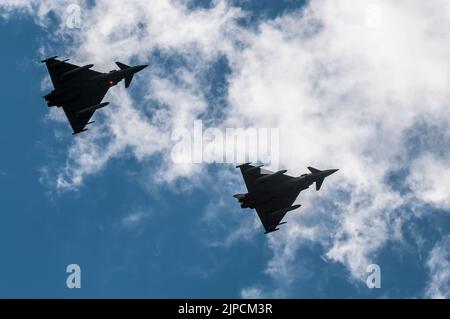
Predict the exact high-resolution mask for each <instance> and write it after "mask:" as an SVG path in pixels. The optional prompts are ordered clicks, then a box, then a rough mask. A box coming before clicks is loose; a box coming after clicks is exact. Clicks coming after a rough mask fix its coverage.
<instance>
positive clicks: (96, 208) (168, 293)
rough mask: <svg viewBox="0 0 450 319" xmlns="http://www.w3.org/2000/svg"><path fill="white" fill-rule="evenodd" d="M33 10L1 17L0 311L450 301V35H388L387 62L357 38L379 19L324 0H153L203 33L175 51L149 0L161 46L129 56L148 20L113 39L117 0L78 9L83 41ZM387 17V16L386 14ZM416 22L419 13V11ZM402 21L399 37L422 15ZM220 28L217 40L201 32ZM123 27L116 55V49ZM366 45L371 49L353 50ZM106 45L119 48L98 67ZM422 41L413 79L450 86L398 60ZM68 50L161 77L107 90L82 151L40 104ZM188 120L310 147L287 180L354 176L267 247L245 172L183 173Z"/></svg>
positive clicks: (318, 199) (285, 148) (284, 156)
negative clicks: (112, 300) (2, 305)
mask: <svg viewBox="0 0 450 319" xmlns="http://www.w3.org/2000/svg"><path fill="white" fill-rule="evenodd" d="M32 3H33V5H32V6H31V7H27V4H21V3H18V4H16V6H10V7H6V6H4V7H2V5H0V13H3V18H1V16H2V15H0V39H1V40H2V43H4V44H7V45H3V46H2V52H1V57H2V60H3V62H4V63H3V68H4V71H3V74H4V76H3V77H1V78H0V87H1V88H2V89H1V90H2V91H1V92H2V101H3V102H2V105H3V113H2V115H3V116H2V117H1V125H0V141H1V145H2V148H3V152H2V156H1V157H0V194H1V195H0V199H1V203H2V208H1V215H0V216H1V217H0V218H1V220H0V248H1V252H2V259H1V263H0V296H1V297H38V298H41V297H44V298H45V297H63V298H71V297H125V298H132V297H138V298H147V297H150V298H161V297H163V298H164V297H168V298H172V297H178V298H185V297H258V296H262V297H289V298H314V297H319V298H329V297H344V298H348V297H370V298H372V297H375V298H379V297H400V298H405V297H406V298H407V297H448V296H450V289H449V287H450V273H449V270H448V269H449V268H448V265H449V264H450V260H449V259H450V251H449V249H448V243H449V235H448V232H449V230H450V219H449V212H450V201H449V200H448V196H447V195H446V194H447V193H446V191H447V190H448V191H450V185H449V184H448V182H447V181H446V179H445V177H448V176H449V173H448V171H449V168H450V166H449V162H448V159H449V155H450V152H449V151H448V145H450V133H449V131H448V123H449V121H450V116H449V114H448V110H447V106H448V101H449V99H448V97H449V96H448V94H447V93H446V91H445V89H444V88H443V87H445V84H448V81H449V79H450V77H447V75H448V74H447V73H445V72H448V71H443V70H444V69H445V66H448V64H445V63H448V60H447V62H446V59H444V58H442V59H439V58H441V57H446V56H448V53H449V52H450V49H449V50H448V51H447V47H442V48H440V49H437V47H438V46H436V44H439V43H441V42H442V43H443V42H445V41H447V37H448V34H447V33H445V34H444V33H442V34H441V33H439V32H437V33H436V34H437V35H438V36H437V38H432V39H429V38H428V37H429V33H427V32H421V31H423V30H416V31H417V32H416V34H417V37H416V38H413V39H411V40H410V42H407V43H406V42H405V43H403V42H401V41H400V42H398V41H395V37H394V36H399V35H397V34H394V35H393V37H394V38H393V39H389V38H388V39H386V42H385V46H386V51H389V50H391V51H389V52H390V53H386V54H385V51H382V50H381V51H379V50H378V49H379V47H378V46H377V47H375V48H374V47H371V46H372V45H373V43H372V44H369V43H368V44H367V46H368V48H367V51H368V52H369V53H370V54H369V53H366V52H365V48H364V46H363V45H362V46H361V43H364V42H363V39H367V38H368V37H370V36H374V35H373V34H372V33H371V32H374V34H376V33H375V32H377V31H373V29H370V28H369V29H367V30H366V31H360V29H359V28H354V29H351V30H353V31H354V33H353V34H352V36H347V35H348V30H349V28H348V26H347V25H343V24H344V23H341V21H344V22H345V23H347V21H350V22H349V23H353V22H354V21H356V22H355V23H358V22H357V21H358V20H357V18H355V17H354V16H351V17H352V18H354V20H352V19H350V18H349V17H350V16H348V15H352V14H358V13H360V12H363V13H364V12H367V10H369V11H370V10H372V9H373V8H371V7H369V9H367V8H366V7H364V6H363V5H357V6H356V7H355V8H354V9H355V10H354V12H356V13H353V11H351V10H348V7H346V6H345V4H343V5H342V7H339V5H335V4H330V2H328V1H323V2H318V3H317V4H315V5H314V6H315V7H314V6H313V7H312V8H309V4H305V3H303V1H294V0H284V1H277V2H273V1H256V0H255V1H250V0H249V1H239V0H235V1H217V2H210V1H203V0H202V1H198V2H195V1H194V2H190V3H188V4H186V3H185V4H183V3H181V2H176V3H178V4H177V6H175V5H173V3H170V2H167V1H164V0H162V1H159V2H155V6H157V5H156V3H162V4H163V5H167V6H168V7H169V8H170V10H172V9H173V6H175V9H173V10H174V12H176V14H178V15H179V16H178V18H177V19H175V20H181V22H183V23H186V28H187V29H188V28H192V29H189V30H191V32H189V34H186V35H184V36H180V38H177V32H174V31H173V29H174V27H173V26H171V25H170V23H167V24H165V25H158V26H153V25H152V23H151V21H152V19H156V18H155V17H157V14H158V13H156V15H154V16H153V15H152V14H153V13H152V11H151V10H152V9H149V11H148V12H147V11H146V13H139V9H136V10H135V7H138V5H137V3H139V1H134V2H133V1H130V4H129V6H130V7H129V9H130V10H129V11H127V12H128V13H129V15H130V16H131V17H133V18H134V17H137V18H139V19H142V26H140V27H137V28H138V29H139V28H140V29H143V30H145V31H146V32H148V34H150V36H149V37H148V38H147V37H146V35H142V37H143V38H142V39H140V40H139V37H137V39H135V38H134V36H130V40H128V41H130V42H125V44H122V45H121V44H120V43H121V42H120V39H121V37H122V36H123V39H126V36H124V34H126V32H127V31H123V30H126V29H127V28H126V27H130V25H131V26H134V25H133V24H130V25H128V24H127V23H129V22H128V20H127V19H125V18H124V20H125V21H124V22H123V26H122V25H121V24H120V23H121V21H119V20H118V19H116V18H115V15H114V14H113V12H103V13H104V14H105V21H104V23H103V25H106V26H107V27H109V28H112V29H108V30H106V31H105V30H103V32H105V33H106V35H105V36H103V35H102V33H101V31H100V30H101V27H102V24H101V23H97V22H96V20H95V18H96V17H97V16H98V14H99V13H102V11H101V10H100V9H98V8H99V7H100V6H101V5H104V4H105V3H106V2H103V1H97V2H89V1H88V2H84V1H81V2H79V4H80V6H81V7H82V10H83V11H82V12H83V14H84V16H83V15H82V19H85V18H86V17H89V19H88V20H87V22H86V20H82V25H81V28H79V29H74V30H67V29H65V28H64V26H63V24H64V19H65V18H66V17H65V16H64V14H65V9H66V7H67V5H68V3H65V2H62V3H61V4H59V5H56V4H51V2H47V1H43V2H39V1H33V2H32ZM167 3H169V4H167ZM349 3H351V1H350V2H349ZM387 3H388V2H386V3H384V2H383V4H382V5H381V7H380V8H381V9H380V10H381V11H382V12H385V13H386V12H390V11H386V9H389V4H387ZM384 5H385V6H386V7H383V6H384ZM401 5H406V6H408V4H407V3H406V2H402V3H401ZM116 6H117V4H116V3H111V8H113V7H116ZM221 6H222V7H221ZM349 6H350V7H352V6H351V5H349ZM37 8H41V9H42V10H41V11H40V12H39V11H38V10H37ZM180 8H184V9H180ZM305 8H306V9H305ZM417 8H419V9H420V4H418V3H416V2H414V4H411V12H420V10H419V9H417ZM327 9H328V13H329V15H325V14H323V12H327ZM416 9H417V11H416ZM96 10H99V11H96ZM304 10H305V11H304ZM377 10H378V9H377V8H375V9H373V10H372V11H370V12H375V13H376V12H378V11H377ZM383 10H384V11H383ZM202 12H203V13H204V14H203V15H202V14H201V13H202ZM336 12H337V13H336ZM350 12H351V13H350ZM392 12H393V13H392V15H393V16H394V17H395V15H396V14H397V13H398V12H401V10H398V11H395V10H394V11H392ZM196 13H200V14H199V15H198V16H195V17H194V18H192V17H191V15H192V14H196ZM433 13H435V11H433ZM133 14H134V15H135V16H133ZM436 14H437V13H436ZM375 15H376V14H375ZM218 17H220V19H218ZM376 17H377V16H376ZM383 17H384V20H383ZM147 18H148V21H147V20H146V19H147ZM390 18H391V17H390V16H389V15H384V16H383V14H382V15H381V25H382V26H381V27H380V28H381V30H380V31H379V32H381V33H383V32H384V31H385V29H384V28H388V29H389V28H394V27H396V25H392V24H390V23H392V21H391V20H390ZM395 18H396V19H394V21H397V20H402V21H403V22H404V24H402V26H404V25H408V23H410V22H414V21H425V20H423V19H426V17H423V16H422V15H414V14H411V16H401V15H400V16H399V17H398V19H397V17H395ZM86 19H87V18H86ZM175 20H174V21H175ZM375 20H376V19H375ZM83 21H84V22H83ZM109 21H112V22H115V23H116V25H115V26H111V25H110V24H108V22H109ZM167 21H172V20H170V16H168V20H167ZM217 21H221V23H222V24H223V26H220V27H218V28H215V27H211V29H207V28H208V25H215V23H217ZM369 21H372V20H369ZM376 21H378V20H376ZM383 21H384V22H383ZM426 21H428V20H426ZM383 23H384V24H383ZM199 26H200V29H202V28H203V26H205V29H207V30H209V31H208V32H205V33H202V31H198V30H199V29H197V28H198V27H199ZM318 26H320V27H318ZM351 27H352V28H353V27H354V26H351ZM114 28H116V29H114ZM132 30H135V29H132ZM194 30H197V31H198V34H197V32H196V31H195V32H194ZM318 30H319V31H318ZM355 30H356V31H355ZM364 30H365V29H364ZM375 30H376V28H375ZM114 31H116V34H117V37H118V38H119V40H117V39H111V36H110V35H111V34H112V33H114ZM413 31H414V30H413ZM155 32H157V33H158V32H159V33H158V34H162V36H161V38H159V37H158V36H157V35H158V34H156V33H155ZM171 32H174V33H171ZM180 32H181V30H180ZM316 32H317V33H316ZM360 32H361V34H360ZM363 32H367V34H362V33H363ZM398 32H401V31H398ZM394 33H395V32H394ZM399 34H400V35H401V33H399ZM96 36H98V37H99V38H98V39H97V38H96ZM147 36H148V35H147ZM191 36H192V38H190V37H191ZM149 39H150V40H149ZM151 39H155V40H151ZM311 39H312V40H311ZM330 39H331V40H330ZM374 39H376V38H375V37H374ZM147 40H148V41H150V42H148V43H147V42H145V41H147ZM359 40H360V41H361V42H357V43H358V44H360V46H359V47H360V49H356V50H355V52H349V50H347V48H348V47H353V45H354V43H353V41H359ZM97 41H98V42H97ZM123 41H127V40H123ZM151 41H155V42H151ZM428 41H431V42H428ZM375 42H376V40H375ZM96 43H98V45H99V48H101V47H102V45H103V46H104V47H105V49H104V51H102V50H100V49H99V50H98V51H100V52H99V53H98V54H97V53H96V54H95V55H94V54H93V53H92V52H94V51H93V48H92V46H93V45H95V44H96ZM394 43H395V45H394ZM411 43H413V44H416V43H418V44H421V43H423V44H424V45H425V46H427V45H428V47H430V48H431V49H430V51H426V52H422V51H420V50H418V51H417V52H416V51H415V54H413V55H412V56H413V57H410V59H414V58H415V57H416V58H417V59H419V60H420V61H421V62H420V63H424V65H421V64H420V63H416V64H415V65H416V68H415V69H416V71H414V72H419V71H420V72H422V73H420V74H421V75H423V78H426V77H427V76H428V75H429V74H428V73H427V71H426V70H430V68H431V71H430V72H429V73H430V74H431V76H433V77H435V78H438V79H445V81H447V82H446V83H439V84H436V82H434V81H427V82H425V80H423V81H424V82H421V79H420V77H416V78H414V76H412V75H415V73H414V72H413V71H410V69H409V68H408V67H406V68H403V64H401V63H400V64H399V63H398V61H399V60H402V58H405V56H404V53H405V52H410V50H411V48H412V49H416V46H415V45H412V44H411ZM328 44H329V46H328ZM356 47H357V48H358V46H356ZM94 49H95V48H94ZM114 50H118V51H114ZM433 50H435V51H439V50H440V51H439V52H435V51H433ZM55 54H58V55H60V56H61V57H64V58H66V57H67V58H72V59H74V60H75V61H77V62H80V63H82V62H86V63H90V62H91V61H92V63H96V67H95V68H99V69H101V70H109V69H112V68H113V67H114V66H113V64H114V61H116V60H121V61H123V62H127V63H128V62H130V63H138V62H139V63H140V62H142V63H144V62H145V63H147V62H148V63H149V64H150V68H151V70H149V71H148V73H147V74H145V71H143V72H141V73H142V74H139V75H138V76H136V78H135V79H134V80H133V84H132V86H131V87H130V89H129V90H128V91H125V90H124V89H123V88H122V86H120V88H119V87H115V88H113V89H112V90H111V91H114V90H115V91H114V92H110V93H108V95H107V97H106V98H105V100H107V101H110V102H111V106H108V108H109V110H105V111H103V110H101V111H100V112H97V113H96V115H95V116H96V120H97V123H95V124H94V125H95V126H93V128H92V129H91V130H89V131H88V132H86V133H83V136H82V137H78V136H77V137H73V136H72V135H71V134H70V133H71V132H70V129H69V127H68V124H67V123H66V122H65V121H63V120H61V114H59V115H58V113H61V112H62V111H61V110H55V111H53V110H52V111H49V110H48V109H47V107H46V105H45V103H44V101H43V100H42V98H41V97H42V96H43V95H45V94H46V92H47V91H48V90H49V86H48V81H47V82H46V80H45V78H46V76H47V73H46V69H45V67H44V66H43V65H41V64H40V63H39V61H40V60H41V59H42V58H44V57H46V56H51V55H55ZM435 57H439V58H435ZM372 59H373V60H372ZM405 59H406V58H405ZM423 60H426V61H425V62H423ZM411 61H412V62H411ZM432 61H433V62H432ZM436 61H437V62H436ZM407 62H408V63H409V65H411V63H415V62H416V61H415V60H409V61H407ZM427 62H429V64H426V63H427ZM441 62H442V64H439V63H441ZM373 65H375V67H373ZM393 66H395V67H393ZM393 68H394V70H393V71H392V73H389V72H391V69H393ZM395 68H397V69H395ZM433 68H435V69H433ZM280 70H281V71H280ZM283 70H284V71H283ZM291 70H292V73H291ZM361 70H363V71H361ZM367 70H369V71H367ZM433 70H435V73H433ZM436 70H439V72H444V73H443V74H440V73H439V72H438V71H436ZM411 72H413V73H411ZM305 74H307V77H304V76H306V75H305ZM387 76H391V77H390V79H391V81H392V83H391V84H390V85H385V82H386V81H385V79H386V77H387ZM396 81H397V82H396ZM305 82H308V83H311V84H308V86H305V84H304V83H305ZM330 83H331V84H330ZM424 83H427V84H424ZM309 85H310V86H309ZM261 87H262V88H263V91H264V92H261V91H258V90H260V89H261ZM278 87H280V88H282V91H283V93H282V94H280V92H279V91H277V88H278ZM418 88H419V89H418ZM253 92H256V93H255V95H253ZM298 92H300V93H299V95H298V96H297V93H298ZM373 92H376V93H373ZM411 92H415V94H411ZM377 94H378V95H377ZM446 94H447V95H446ZM292 100H294V101H293V102H292ZM266 103H267V105H269V106H270V105H275V104H276V106H277V107H276V108H274V107H269V106H267V105H266ZM423 104H425V105H424V106H423ZM385 105H386V107H385ZM291 111H292V112H291ZM283 113H285V114H283ZM313 113H314V114H313ZM155 114H157V115H158V116H156V115H155ZM324 114H331V115H330V116H331V118H332V119H333V120H334V121H335V122H331V121H330V118H328V117H326V116H325V115H324ZM112 119H116V120H117V122H115V123H113V124H107V123H111V120H112ZM193 119H202V120H203V121H204V123H207V124H209V125H217V126H218V127H225V126H227V125H228V126H230V125H231V126H233V125H253V126H255V127H268V126H272V127H280V130H281V137H282V138H283V137H286V136H289V137H291V138H292V136H296V137H298V142H297V147H293V146H292V145H293V144H292V141H289V138H284V141H286V142H282V145H281V148H280V150H281V151H280V152H281V154H280V162H281V165H283V168H286V169H288V170H289V171H290V173H292V174H296V175H297V174H300V173H304V171H305V168H306V166H308V165H311V166H317V165H318V166H324V167H325V166H333V167H334V166H335V163H336V164H337V166H338V167H339V168H341V171H342V173H341V171H340V174H341V177H337V178H336V179H335V180H334V182H333V181H330V183H328V184H327V182H326V183H325V184H326V185H325V189H324V190H321V192H319V193H315V192H313V191H312V190H308V191H306V192H305V193H302V194H301V195H300V197H299V203H302V204H303V205H304V206H303V207H302V208H301V209H300V210H302V213H300V214H301V215H295V216H294V215H292V217H291V215H289V217H288V225H287V226H286V227H284V228H282V229H281V230H280V231H279V232H277V233H274V234H273V235H270V236H266V235H264V234H263V231H262V228H261V226H260V225H259V223H258V221H257V220H256V218H255V217H254V215H252V214H251V213H250V212H249V211H242V210H241V209H240V208H239V205H238V204H237V203H236V202H235V199H234V198H233V197H232V195H233V194H235V193H239V192H242V191H244V190H245V189H244V185H243V183H242V181H241V180H240V175H239V173H238V172H237V171H236V170H235V169H234V166H233V165H232V164H214V165H206V164H193V165H188V166H187V167H186V166H183V167H177V166H174V165H173V164H172V163H171V162H170V150H171V147H172V146H173V145H172V144H171V143H169V142H168V139H166V138H167V136H166V135H165V134H166V133H167V131H170V130H172V129H173V128H174V127H177V126H179V125H190V124H191V123H192V120H193ZM127 121H128V122H133V123H132V124H129V123H128V124H127ZM102 122H103V123H102ZM298 123H310V124H304V125H297V124H298ZM114 125H116V126H118V127H119V130H118V131H115V130H114V128H113V126H114ZM127 125H128V126H127ZM328 126H329V127H328ZM323 127H328V128H327V129H321V128H323ZM133 131H136V132H137V135H133V134H131V133H130V132H133ZM319 131H320V132H319ZM153 133H154V135H153ZM285 134H286V135H285ZM142 135H145V136H149V135H151V136H149V137H148V139H147V137H145V138H143V137H142ZM284 143H286V144H284ZM83 145H87V147H83ZM332 145H337V146H336V147H335V148H334V147H333V146H332ZM297 149H298V151H297ZM305 150H307V151H305ZM86 167H87V168H86ZM174 167H175V168H174ZM435 177H441V178H442V179H443V181H442V183H437V182H436V178H435ZM72 263H76V264H79V265H80V267H81V270H82V288H81V289H68V288H67V287H66V277H67V273H66V272H65V268H66V266H67V265H68V264H72ZM370 263H376V264H379V265H380V266H381V269H382V288H380V289H368V288H367V286H366V284H365V276H366V274H365V266H366V265H368V264H370Z"/></svg>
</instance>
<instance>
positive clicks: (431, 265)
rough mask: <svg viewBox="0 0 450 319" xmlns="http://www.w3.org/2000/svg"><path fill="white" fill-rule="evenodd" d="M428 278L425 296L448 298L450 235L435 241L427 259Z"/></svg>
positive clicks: (449, 292)
mask: <svg viewBox="0 0 450 319" xmlns="http://www.w3.org/2000/svg"><path fill="white" fill-rule="evenodd" d="M427 267H428V269H429V272H430V279H429V282H428V285H427V287H426V291H425V296H426V297H428V298H450V237H449V236H447V237H445V238H443V239H442V240H441V241H439V242H437V243H436V245H435V246H434V248H433V249H432V250H431V252H430V255H429V257H428V260H427Z"/></svg>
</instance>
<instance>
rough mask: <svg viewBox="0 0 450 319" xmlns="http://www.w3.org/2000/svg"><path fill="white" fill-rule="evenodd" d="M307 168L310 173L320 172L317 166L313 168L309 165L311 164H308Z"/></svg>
mask: <svg viewBox="0 0 450 319" xmlns="http://www.w3.org/2000/svg"><path fill="white" fill-rule="evenodd" d="M308 169H309V171H310V172H311V173H320V172H321V170H320V169H317V168H314V167H311V166H308Z"/></svg>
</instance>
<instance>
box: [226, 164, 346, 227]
mask: <svg viewBox="0 0 450 319" xmlns="http://www.w3.org/2000/svg"><path fill="white" fill-rule="evenodd" d="M261 167H262V165H259V166H253V165H250V163H246V164H242V165H239V166H236V168H240V169H241V173H242V176H243V178H244V181H245V185H246V186H247V190H248V193H247V194H236V195H234V197H235V198H237V200H238V201H239V203H241V207H242V208H251V209H256V212H257V213H258V216H259V219H260V220H261V223H262V224H263V226H264V229H265V231H266V232H265V234H268V233H271V232H274V231H276V230H278V228H277V227H278V226H279V225H282V224H285V223H286V222H281V221H282V220H283V218H284V216H285V215H286V213H287V212H289V211H291V210H294V209H297V208H299V207H300V206H301V205H293V206H292V204H293V203H294V202H295V200H296V198H297V196H298V194H300V192H301V191H302V190H305V189H307V188H309V186H311V185H312V184H314V183H315V184H316V190H317V191H318V190H319V189H320V187H321V186H322V183H323V180H324V179H325V177H327V176H330V175H331V174H333V173H335V172H337V171H338V170H337V169H328V170H323V171H321V170H318V169H316V168H314V167H308V169H309V171H310V172H311V173H309V174H303V175H301V176H299V177H292V176H288V175H284V173H286V172H287V171H286V170H281V171H278V172H271V171H269V170H265V169H261Z"/></svg>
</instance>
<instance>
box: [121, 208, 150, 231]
mask: <svg viewBox="0 0 450 319" xmlns="http://www.w3.org/2000/svg"><path fill="white" fill-rule="evenodd" d="M148 217H149V216H148V214H147V213H145V212H143V211H136V212H133V213H131V214H128V215H127V216H125V217H124V218H123V219H122V221H121V224H122V225H123V226H125V227H128V228H132V227H135V226H137V225H138V224H140V223H141V222H142V221H143V220H145V219H148Z"/></svg>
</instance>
